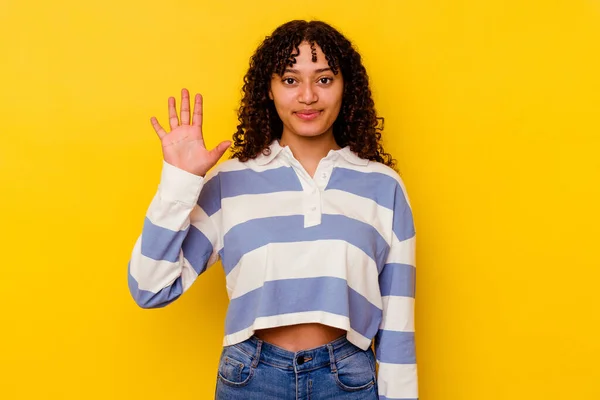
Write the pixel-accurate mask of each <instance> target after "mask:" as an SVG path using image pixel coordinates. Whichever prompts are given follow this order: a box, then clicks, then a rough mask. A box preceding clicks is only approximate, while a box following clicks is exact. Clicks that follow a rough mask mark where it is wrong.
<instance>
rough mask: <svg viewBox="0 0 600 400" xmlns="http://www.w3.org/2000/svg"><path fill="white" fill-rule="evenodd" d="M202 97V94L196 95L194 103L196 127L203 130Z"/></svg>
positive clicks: (194, 123) (194, 122)
mask: <svg viewBox="0 0 600 400" xmlns="http://www.w3.org/2000/svg"><path fill="white" fill-rule="evenodd" d="M202 102H203V99H202V95H201V94H200V93H198V94H196V98H195V101H194V121H193V123H192V124H193V125H194V126H199V127H200V128H202V105H203V104H202Z"/></svg>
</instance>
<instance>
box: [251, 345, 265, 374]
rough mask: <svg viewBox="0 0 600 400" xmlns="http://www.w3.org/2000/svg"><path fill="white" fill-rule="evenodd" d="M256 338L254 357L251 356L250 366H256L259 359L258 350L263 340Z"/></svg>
mask: <svg viewBox="0 0 600 400" xmlns="http://www.w3.org/2000/svg"><path fill="white" fill-rule="evenodd" d="M257 340H258V342H257V343H256V352H255V353H254V357H252V364H251V365H252V368H256V366H257V365H258V362H259V361H260V350H261V348H262V343H263V341H262V340H260V339H257Z"/></svg>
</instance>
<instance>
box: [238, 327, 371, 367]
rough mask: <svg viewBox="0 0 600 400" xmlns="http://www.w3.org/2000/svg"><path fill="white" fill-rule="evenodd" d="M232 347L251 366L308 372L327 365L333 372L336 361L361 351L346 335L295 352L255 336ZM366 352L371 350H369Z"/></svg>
mask: <svg viewBox="0 0 600 400" xmlns="http://www.w3.org/2000/svg"><path fill="white" fill-rule="evenodd" d="M233 346H235V347H237V348H238V349H240V350H241V351H243V352H244V353H246V354H247V355H248V356H250V357H252V360H253V361H252V364H254V365H255V366H256V365H257V364H258V363H259V362H262V363H265V364H268V365H271V366H273V367H276V368H281V369H286V370H296V371H308V370H313V369H317V368H321V367H324V366H326V365H329V366H330V367H331V369H332V371H334V372H335V369H336V366H335V361H336V360H338V361H339V360H341V359H344V358H346V357H349V356H351V355H352V354H354V353H356V352H358V351H363V350H362V349H361V348H359V347H357V346H355V345H354V344H352V343H351V342H349V341H348V339H347V338H346V335H344V336H340V337H339V338H337V339H335V340H333V341H331V342H329V343H327V344H324V345H322V346H319V347H315V348H312V349H304V350H299V351H296V352H293V351H290V350H286V349H284V348H281V347H279V346H276V345H274V344H272V343H269V342H265V341H263V340H261V339H259V338H258V337H256V336H251V337H250V338H248V339H247V340H245V341H243V342H241V343H237V344H234V345H233ZM367 351H372V350H371V349H370V348H369V349H368V350H367Z"/></svg>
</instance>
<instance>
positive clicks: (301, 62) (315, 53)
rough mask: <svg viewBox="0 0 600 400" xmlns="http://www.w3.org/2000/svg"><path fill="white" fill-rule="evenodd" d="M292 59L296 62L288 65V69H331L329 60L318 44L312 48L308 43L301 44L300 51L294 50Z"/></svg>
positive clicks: (291, 55)
mask: <svg viewBox="0 0 600 400" xmlns="http://www.w3.org/2000/svg"><path fill="white" fill-rule="evenodd" d="M290 58H291V59H292V58H293V59H295V60H296V62H295V63H290V64H287V65H286V66H285V68H286V69H296V70H314V69H323V68H328V67H329V63H328V62H327V58H326V57H325V54H324V53H323V50H321V47H320V46H319V45H318V44H317V43H314V44H313V45H312V46H311V45H310V44H309V43H308V42H302V43H300V45H299V46H298V50H296V49H293V50H292V52H291V54H290Z"/></svg>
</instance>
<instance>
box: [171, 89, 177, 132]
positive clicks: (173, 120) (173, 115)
mask: <svg viewBox="0 0 600 400" xmlns="http://www.w3.org/2000/svg"><path fill="white" fill-rule="evenodd" d="M169 125H171V130H173V129H175V128H177V127H178V126H179V118H177V110H176V109H175V97H169Z"/></svg>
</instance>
